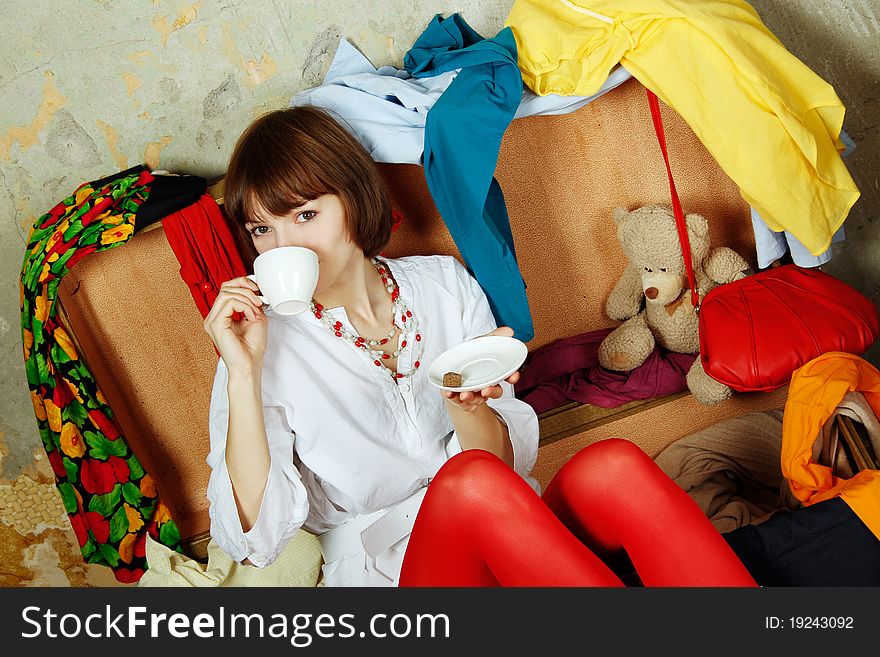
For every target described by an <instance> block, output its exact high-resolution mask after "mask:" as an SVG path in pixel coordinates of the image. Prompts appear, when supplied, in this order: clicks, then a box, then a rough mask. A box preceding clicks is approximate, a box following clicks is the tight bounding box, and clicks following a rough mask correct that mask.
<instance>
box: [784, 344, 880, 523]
mask: <svg viewBox="0 0 880 657" xmlns="http://www.w3.org/2000/svg"><path fill="white" fill-rule="evenodd" d="M851 391H858V392H861V393H862V394H863V395H864V396H865V399H866V400H867V401H868V404H870V405H871V408H872V409H873V410H874V414H875V415H878V416H880V372H878V371H877V368H875V367H874V366H873V365H871V364H870V363H868V362H867V361H865V360H863V359H861V358H859V357H858V356H854V355H852V354H847V353H843V352H838V351H832V352H828V353H826V354H823V355H821V356H819V357H818V358H814V359H813V360H811V361H810V362H808V363H807V364H806V365H804V366H803V367H801V368H800V369H799V370H797V371H795V373H794V374H792V377H791V384H790V386H789V389H788V401H787V402H786V404H785V414H784V416H783V420H782V474H783V476H784V477H785V478H786V479H787V480H788V482H789V485H790V486H791V490H792V492H793V493H794V495H795V497H797V498H798V499H799V500H800V501H801V502H803V503H804V504H805V505H807V506H809V505H811V504H815V503H816V502H822V501H824V500H828V499H831V498H832V497H837V496H840V497H841V498H842V499H843V500H844V501H845V502H846V503H847V504H848V505H849V506H850V508H851V509H852V510H853V511H854V512H855V513H856V515H857V516H859V518H861V520H862V522H864V523H865V525H867V526H868V529H870V530H871V532H873V533H874V535H875V536H877V537H878V538H880V470H864V471H862V472H859V473H858V474H857V475H855V476H854V477H852V478H851V479H840V478H838V477H835V476H833V475H832V474H831V468H829V467H827V466H824V465H819V464H818V463H813V462H812V453H813V443H814V442H815V440H816V437H817V436H818V435H819V430H820V428H821V427H822V425H823V424H825V422H826V421H827V420H828V419H829V418H830V417H831V416H832V415H833V414H834V409H835V408H837V405H838V404H839V403H840V402H841V401H842V400H843V397H844V395H846V393H848V392H851Z"/></svg>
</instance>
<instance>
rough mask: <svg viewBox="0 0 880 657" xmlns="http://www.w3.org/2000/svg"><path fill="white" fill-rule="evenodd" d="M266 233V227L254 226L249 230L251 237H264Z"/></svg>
mask: <svg viewBox="0 0 880 657" xmlns="http://www.w3.org/2000/svg"><path fill="white" fill-rule="evenodd" d="M268 231H269V227H268V226H254V227H253V228H251V235H265V234H266V233H267V232H268Z"/></svg>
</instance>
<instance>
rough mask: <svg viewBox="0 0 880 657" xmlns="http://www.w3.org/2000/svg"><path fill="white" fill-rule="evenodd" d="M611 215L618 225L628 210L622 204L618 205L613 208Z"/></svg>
mask: <svg viewBox="0 0 880 657" xmlns="http://www.w3.org/2000/svg"><path fill="white" fill-rule="evenodd" d="M611 216H612V217H613V218H614V223H616V224H617V225H618V226H619V225H620V223H621V222H622V221H623V220H624V219H626V218H627V217H628V216H629V210H627V209H626V208H624V207H622V206H618V207H616V208H614V211H613V212H612V213H611Z"/></svg>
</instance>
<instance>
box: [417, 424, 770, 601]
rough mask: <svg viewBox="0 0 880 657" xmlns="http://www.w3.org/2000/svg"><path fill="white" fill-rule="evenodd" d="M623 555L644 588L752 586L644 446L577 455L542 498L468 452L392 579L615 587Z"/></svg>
mask: <svg viewBox="0 0 880 657" xmlns="http://www.w3.org/2000/svg"><path fill="white" fill-rule="evenodd" d="M623 551H625V552H626V555H628V557H629V559H630V560H631V561H632V564H633V566H635V569H636V572H637V574H638V576H639V578H640V579H641V581H642V582H643V583H644V584H645V585H646V586H755V585H756V584H755V581H754V580H753V579H752V577H751V575H749V573H748V571H747V570H746V569H745V566H743V565H742V563H741V562H740V561H739V559H738V558H737V557H736V555H735V554H734V552H733V551H732V550H731V549H730V547H729V546H728V545H727V542H726V541H725V540H724V539H723V538H722V536H721V534H719V533H718V532H717V531H716V529H715V528H714V527H713V526H712V524H711V523H710V522H709V520H708V519H707V518H706V517H705V516H704V515H703V513H702V511H700V509H699V508H698V507H697V505H696V504H694V502H693V501H692V500H691V499H690V497H688V495H687V493H685V492H684V491H683V490H682V489H681V488H679V487H678V486H677V485H676V484H675V483H674V482H673V481H672V480H671V479H669V477H667V476H666V475H665V474H664V473H663V472H662V471H661V470H660V468H659V467H658V466H657V465H656V464H655V463H654V462H653V461H652V460H651V459H650V457H648V456H647V455H646V454H645V453H644V452H643V451H642V450H641V449H639V448H638V447H637V446H636V445H634V444H633V443H630V442H627V441H624V440H615V439H612V440H605V441H602V442H599V443H596V444H593V445H590V446H588V447H585V448H584V449H583V450H581V451H580V452H578V453H577V454H576V455H575V456H574V457H573V458H572V459H571V460H570V461H569V462H568V463H566V464H565V465H564V466H563V467H562V468H561V469H560V470H559V472H558V473H557V474H556V476H555V477H554V478H553V481H551V482H550V485H549V486H548V487H547V491H546V492H545V493H544V496H543V498H541V497H538V496H537V495H536V494H535V492H534V491H533V490H532V489H531V488H530V487H529V486H528V484H526V482H525V481H524V480H523V479H522V478H521V477H520V476H519V475H517V474H516V473H515V472H514V471H513V470H512V469H511V468H509V467H508V466H507V465H505V464H504V463H503V462H502V461H501V460H500V459H498V458H497V457H496V456H494V455H492V454H490V453H489V452H486V451H483V450H468V451H465V452H463V453H461V454H459V455H457V456H455V457H453V458H452V459H450V460H449V461H448V462H447V463H446V464H445V465H444V466H443V467H442V468H441V469H440V471H439V472H438V473H437V476H436V477H435V478H434V480H433V481H432V482H431V485H430V486H429V487H428V493H427V495H425V499H424V501H423V502H422V507H421V509H420V510H419V514H418V516H417V518H416V523H415V527H414V529H413V533H412V536H411V537H410V540H409V546H408V547H407V550H406V556H405V558H404V561H403V567H402V570H401V575H400V586H499V585H500V586H622V585H623V582H622V581H621V580H620V579H619V578H618V577H617V576H616V575H615V574H614V572H612V570H611V569H610V568H609V567H608V566H607V565H606V563H605V561H610V560H613V559H615V558H618V557H619V556H620V555H621V554H623Z"/></svg>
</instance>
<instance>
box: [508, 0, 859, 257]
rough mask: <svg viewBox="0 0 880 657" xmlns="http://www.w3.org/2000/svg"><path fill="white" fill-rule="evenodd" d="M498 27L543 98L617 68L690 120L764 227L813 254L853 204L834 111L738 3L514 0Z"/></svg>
mask: <svg viewBox="0 0 880 657" xmlns="http://www.w3.org/2000/svg"><path fill="white" fill-rule="evenodd" d="M506 24H507V25H508V26H510V28H511V29H512V30H513V33H514V36H515V38H516V43H517V48H518V50H519V66H520V70H521V71H522V75H523V81H524V82H525V84H526V85H527V86H529V87H530V88H531V89H532V90H534V91H535V92H536V93H538V94H540V95H545V94H550V93H554V94H561V95H591V94H594V93H596V91H597V90H598V89H599V87H600V86H601V85H602V83H603V82H604V81H605V80H606V79H607V77H608V75H609V72H610V71H611V69H612V67H614V66H615V65H616V64H617V63H621V64H623V66H624V67H626V69H627V70H628V71H630V72H631V73H632V74H633V75H634V76H635V77H636V78H637V79H638V80H639V81H640V82H641V83H642V84H643V85H644V86H646V87H647V88H649V89H651V90H652V91H653V92H654V93H656V94H657V96H658V97H659V98H660V99H661V100H663V102H665V103H666V104H667V105H669V106H671V107H673V108H674V109H675V110H676V111H677V112H678V113H679V114H680V115H681V116H682V117H683V118H684V120H685V121H687V123H688V125H690V127H691V129H693V131H694V132H695V133H696V134H697V136H698V137H699V138H700V140H701V141H702V142H703V144H704V145H705V146H706V148H707V149H708V151H709V152H710V153H711V154H712V156H713V157H714V158H715V159H716V161H717V162H718V164H719V165H720V166H721V168H722V169H724V171H725V172H726V173H727V175H728V176H730V178H731V179H732V180H733V181H734V182H735V183H736V184H737V185H739V187H740V192H741V193H742V196H743V198H744V199H745V200H746V201H747V202H748V203H749V204H750V205H751V206H752V207H754V208H755V209H756V210H757V211H758V213H759V214H760V215H761V217H762V218H763V219H764V221H765V222H766V223H767V225H768V226H769V227H770V228H771V229H772V230H776V231H780V230H788V231H790V232H791V233H792V234H794V236H795V237H796V238H797V239H798V240H800V242H801V243H802V244H803V245H804V246H806V247H807V248H808V249H809V250H810V251H811V252H812V253H813V254H815V255H818V254H820V253H822V252H823V251H825V250H826V249H827V248H828V246H829V244H830V243H831V237H832V235H833V234H834V232H835V231H836V230H837V229H838V228H839V227H840V225H841V224H842V223H843V221H844V220H845V219H846V216H847V214H848V213H849V210H850V208H851V207H852V205H853V204H854V203H855V202H856V199H858V197H859V190H858V188H857V187H856V185H855V182H853V180H852V177H851V176H850V175H849V172H848V171H847V170H846V167H845V166H844V164H843V161H842V160H841V158H840V152H841V151H842V150H843V144H842V143H841V142H840V140H839V135H840V130H841V127H842V125H843V115H844V111H845V110H844V107H843V104H842V103H841V101H840V99H839V98H838V97H837V94H836V93H835V92H834V89H833V88H832V87H831V85H829V84H828V83H827V82H825V81H824V80H822V78H820V77H819V76H818V75H816V74H815V73H814V72H813V71H812V70H810V69H809V68H808V67H807V66H806V65H805V64H804V63H803V62H801V61H800V60H798V59H797V58H796V57H795V56H794V55H792V54H791V53H790V52H788V51H787V50H786V49H785V46H783V45H782V44H781V43H780V42H779V40H778V39H776V37H775V36H773V34H772V33H771V32H770V31H769V30H768V29H767V28H766V27H765V26H764V24H763V23H762V22H761V19H760V18H759V17H758V15H757V13H755V10H754V9H752V7H751V6H750V5H748V4H747V3H746V2H742V1H741V0H516V2H515V3H514V5H513V8H512V9H511V12H510V15H509V16H508V18H507V23H506ZM649 120H650V117H649V114H648V111H647V102H646V109H645V121H649ZM674 164H675V163H673V166H674Z"/></svg>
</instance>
